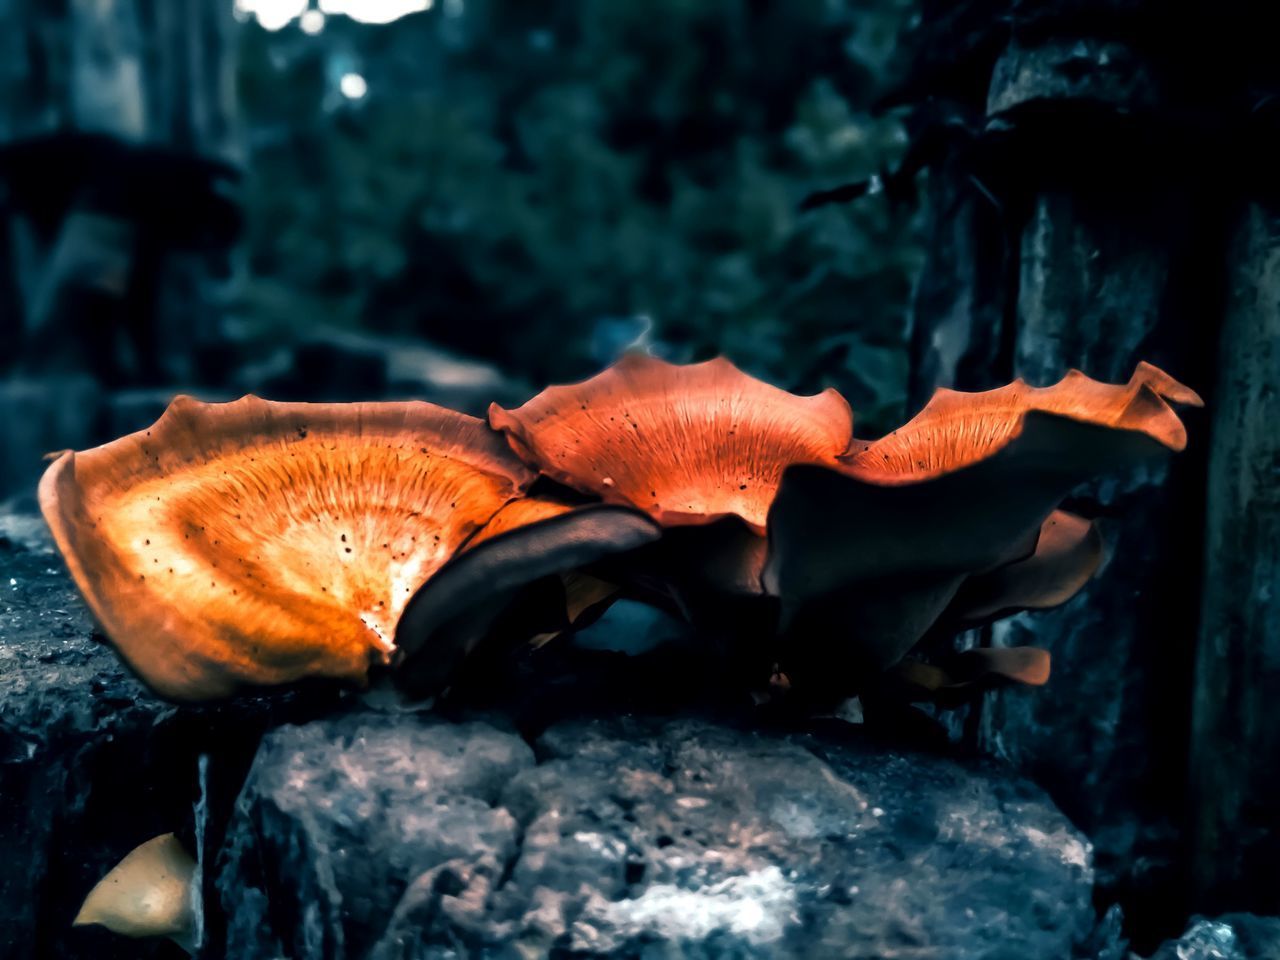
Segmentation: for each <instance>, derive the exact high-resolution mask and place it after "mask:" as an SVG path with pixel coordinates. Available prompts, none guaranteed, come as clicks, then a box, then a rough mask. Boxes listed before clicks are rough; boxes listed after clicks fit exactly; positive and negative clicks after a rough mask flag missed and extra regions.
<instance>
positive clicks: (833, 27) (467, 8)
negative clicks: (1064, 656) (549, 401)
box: [0, 0, 922, 499]
mask: <svg viewBox="0 0 1280 960" xmlns="http://www.w3.org/2000/svg"><path fill="white" fill-rule="evenodd" d="M914 7H915V4H914V3H913V2H911V0H788V2H785V3H783V2H770V0H750V2H748V0H711V2H705V0H555V2H540V3H529V2H526V0H319V2H317V0H225V2H213V0H165V2H157V0H149V2H148V0H101V2H93V3H89V2H76V0H62V2H57V3H24V2H7V3H0V21H2V22H3V26H4V29H3V32H2V33H0V36H2V37H3V39H0V44H3V45H4V47H5V54H4V57H3V61H2V62H3V63H4V64H5V67H4V68H3V69H5V70H6V72H7V73H8V77H7V78H6V79H7V82H6V83H5V85H4V90H5V92H4V94H2V95H0V97H2V98H3V99H0V140H2V142H3V146H2V147H0V190H2V191H3V193H2V194H0V195H2V196H3V206H2V207H0V220H2V221H3V229H0V344H3V349H2V350H0V377H2V378H3V379H2V380H0V449H3V450H4V451H5V458H4V463H3V464H2V465H0V499H4V498H5V497H14V496H20V495H23V494H29V493H30V490H31V487H32V485H33V484H34V482H35V480H36V479H37V478H38V476H39V473H40V470H41V468H42V462H41V455H42V454H44V453H46V452H48V451H51V450H57V449H62V448H67V447H73V448H83V447H85V446H88V445H92V444H96V443H99V442H104V441H106V440H108V439H111V438H113V437H115V436H117V435H120V434H122V433H125V432H128V431H132V430H135V429H139V428H141V427H142V426H144V425H147V424H149V423H150V422H151V421H152V420H153V419H154V418H155V416H157V415H158V414H159V412H160V411H161V410H162V409H163V406H164V404H165V403H166V402H167V401H168V400H169V399H170V397H171V396H172V395H173V394H174V393H175V392H179V391H182V392H192V393H195V394H197V395H198V396H201V397H202V398H207V399H218V398H224V397H225V398H232V397H234V396H238V395H240V394H242V393H245V392H254V393H259V394H262V395H264V396H267V397H271V398H275V399H299V400H300V399H305V400H355V399H380V398H391V397H396V398H404V397H417V398H424V399H430V400H435V401H438V402H442V403H445V404H448V405H452V406H456V407H459V408H462V409H466V410H468V411H470V412H476V413H480V412H483V410H484V408H485V407H486V406H487V404H488V403H489V401H490V400H500V401H503V402H507V403H510V402H520V401H521V400H522V399H523V398H524V397H525V396H527V395H529V394H530V393H531V392H532V391H533V390H535V389H538V388H540V387H541V386H544V385H545V384H547V383H548V382H553V381H563V380H566V379H577V378H581V377H584V376H588V375H590V374H591V373H592V372H594V371H595V370H596V369H598V368H599V367H601V366H603V365H605V364H607V363H609V362H611V361H612V360H613V359H615V358H616V357H617V356H618V355H619V353H620V352H621V351H623V350H624V349H626V348H627V347H628V346H631V345H640V346H644V347H647V348H649V349H651V350H652V351H654V352H656V353H658V354H660V355H662V356H665V357H668V358H670V359H673V360H682V361H683V360H693V359H703V358H706V357H709V356H712V355H715V354H717V353H726V354H728V355H729V356H730V357H731V358H732V359H734V360H735V361H736V362H737V363H738V364H739V365H741V366H743V367H745V368H746V369H747V370H749V371H751V372H752V373H755V374H756V375H758V376H761V377H764V378H766V379H769V380H771V381H773V382H775V383H778V384H780V385H782V386H786V387H789V388H793V389H800V390H804V391H815V390H818V389H821V388H823V387H826V386H836V387H838V388H839V389H841V390H842V391H844V392H845V393H846V395H847V396H848V397H849V398H850V400H851V401H852V402H853V403H854V405H855V408H856V409H858V410H859V411H860V412H861V413H863V415H864V417H865V418H866V419H867V421H869V424H868V425H870V426H874V425H875V424H876V423H885V422H888V421H891V420H893V419H894V418H896V417H899V416H901V414H902V408H903V404H904V400H905V393H906V378H907V360H906V349H905V345H906V333H905V331H906V315H907V309H906V308H907V305H908V299H909V295H910V292H911V289H912V282H913V278H914V276H915V275H916V273H917V271H918V269H919V266H920V263H921V259H922V252H921V242H920V241H921V238H920V222H921V219H920V215H919V213H918V208H917V207H915V206H914V205H910V206H908V205H892V204H890V203H888V202H886V201H885V200H884V198H879V201H880V202H874V201H869V202H866V203H862V204H859V205H856V206H848V205H834V206H828V207H825V208H821V209H815V210H812V211H809V212H801V211H800V204H801V201H802V200H803V199H804V198H805V197H806V196H807V195H809V194H810V193H812V192H814V191H816V190H821V189H824V188H828V187H831V186H834V185H839V184H843V183H846V182H851V181H861V180H866V179H867V178H869V177H872V176H874V175H876V174H877V173H878V172H879V171H881V170H882V169H886V168H888V166H889V165H891V164H893V163H894V162H896V160H897V158H898V156H899V155H900V154H901V152H902V150H903V148H904V145H905V135H904V131H903V127H902V123H901V122H900V119H898V118H896V117H895V116H894V115H893V114H892V113H887V114H886V113H880V114H877V115H873V113H872V112H871V107H872V105H873V103H874V101H875V100H876V98H877V97H878V96H879V95H880V94H882V93H883V91H884V89H885V88H886V86H887V81H888V77H889V74H890V72H891V66H890V65H891V63H892V62H893V54H894V50H895V44H896V42H897V40H898V37H899V35H900V34H901V32H902V30H903V28H904V27H906V26H907V23H908V21H909V20H910V18H911V16H912V15H913V14H914Z"/></svg>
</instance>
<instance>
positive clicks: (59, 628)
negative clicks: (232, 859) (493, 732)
mask: <svg viewBox="0 0 1280 960" xmlns="http://www.w3.org/2000/svg"><path fill="white" fill-rule="evenodd" d="M315 706H316V705H313V704H308V705H306V706H305V709H304V708H303V705H301V704H300V703H299V702H298V700H297V698H285V699H278V700H276V701H273V702H270V703H268V702H267V701H263V700H252V699H250V700H246V701H240V702H237V703H236V704H235V705H234V706H227V707H214V708H205V709H191V708H177V707H175V706H173V705H172V704H169V703H166V702H164V701H162V700H159V699H157V698H156V697H154V696H152V695H151V694H150V693H148V692H147V690H146V689H145V688H144V687H143V686H142V685H141V684H140V683H139V682H138V681H137V680H136V679H135V678H134V677H133V675H132V674H131V673H130V672H129V671H128V669H127V668H125V667H124V666H123V665H122V664H121V663H120V661H119V660H118V659H117V657H116V655H115V653H114V652H113V651H112V650H111V648H110V647H109V646H108V645H107V644H106V643H105V642H103V641H101V640H100V639H99V638H98V637H97V636H96V635H95V632H94V624H93V618H92V617H91V616H90V614H89V612H88V610H87V609H86V608H85V606H84V604H83V602H82V601H81V599H80V597H79V594H78V593H77V591H76V589H75V587H74V585H73V584H72V583H71V580H70V578H69V577H68V576H67V574H66V571H65V569H64V567H63V564H62V560H61V559H60V558H59V557H58V556H57V554H56V553H55V551H54V549H53V546H52V543H51V541H50V540H49V538H48V534H47V533H46V531H45V527H44V523H43V521H41V520H40V519H39V517H38V515H35V514H33V513H29V512H6V511H0V958H4V960H8V958H14V960H18V958H39V960H56V958H62V957H68V958H70V957H74V958H81V957H94V958H95V960H97V958H102V960H110V958H115V957H120V958H126V957H127V958H138V957H181V956H183V954H182V952H181V951H180V950H178V948H177V947H175V946H174V945H172V944H170V943H168V942H167V941H165V942H140V941H129V940H123V939H121V938H118V937H115V936H113V935H110V934H108V933H107V932H106V931H104V930H101V929H97V928H91V929H72V928H71V920H72V919H73V918H74V917H75V914H76V911H77V910H78V908H79V906H80V903H81V901H82V900H83V899H84V896H85V894H87V893H88V892H89V890H90V889H91V888H92V887H93V885H94V884H95V883H96V882H97V881H98V880H99V879H101V877H102V876H103V875H104V874H105V873H106V872H107V871H108V870H109V869H111V867H113V866H114V865H115V864H116V863H117V862H118V861H119V860H120V859H121V858H122V857H123V856H124V855H125V854H126V853H128V852H129V851H130V850H132V849H133V848H134V847H136V846H137V845H138V844H140V843H142V842H144V841H146V840H149V839H151V838H152V837H154V836H156V835H158V834H161V833H166V832H168V831H178V832H179V833H180V834H181V835H183V836H184V839H185V840H186V841H187V843H188V845H189V846H191V847H192V849H194V837H193V836H192V832H193V809H194V806H195V804H196V803H197V802H198V800H199V798H200V793H201V790H202V784H201V782H200V777H199V775H198V771H199V757H200V756H201V755H205V756H212V757H213V758H214V761H215V762H213V763H212V764H209V765H208V766H209V767H210V768H211V769H212V770H213V771H214V775H213V776H211V777H208V778H206V779H205V782H204V783H203V789H204V792H205V793H206V794H207V795H209V797H210V798H213V799H216V798H217V797H218V796H225V799H224V800H222V802H221V803H220V804H219V803H218V802H207V803H206V806H208V807H211V808H212V809H214V810H215V811H216V810H217V809H218V808H219V806H220V807H221V809H222V810H224V811H225V810H226V809H227V808H229V807H230V805H231V802H232V798H233V797H234V795H235V791H236V790H237V789H238V788H239V785H240V783H241V780H242V778H243V774H244V771H245V770H246V769H247V767H248V764H249V762H250V761H251V760H252V757H253V751H254V748H255V746H256V744H257V742H258V739H259V737H260V736H261V732H262V730H263V729H264V728H265V726H266V725H268V724H269V723H271V722H275V721H276V719H277V718H279V719H280V720H283V719H288V718H289V717H291V716H292V717H297V716H301V715H305V710H311V709H314V708H315ZM223 819H225V815H224V817H223ZM205 827H206V834H207V842H208V843H209V844H213V843H216V842H217V839H218V837H219V836H220V824H219V823H218V822H217V817H216V816H215V817H214V818H213V820H212V822H207V823H206V824H205Z"/></svg>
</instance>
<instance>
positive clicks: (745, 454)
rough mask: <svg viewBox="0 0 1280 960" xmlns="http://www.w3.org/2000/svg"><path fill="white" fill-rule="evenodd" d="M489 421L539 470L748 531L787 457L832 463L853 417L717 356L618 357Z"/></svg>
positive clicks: (656, 512)
mask: <svg viewBox="0 0 1280 960" xmlns="http://www.w3.org/2000/svg"><path fill="white" fill-rule="evenodd" d="M489 422H490V423H491V424H492V425H493V427H494V428H495V429H497V430H501V431H503V432H504V433H505V434H506V435H507V437H508V439H509V441H510V443H511V446H512V448H513V449H514V450H515V451H516V452H517V453H518V454H519V455H520V456H521V457H522V458H524V459H525V460H526V461H527V462H528V463H529V464H530V465H532V466H534V467H536V468H537V469H538V470H539V471H541V472H542V473H544V474H546V475H547V476H548V477H550V478H552V479H553V480H556V481H557V482H559V483H562V484H564V485H566V486H569V487H573V488H575V489H577V490H580V491H582V492H584V493H588V494H591V495H594V496H598V497H600V498H601V499H603V500H604V501H605V502H607V503H615V504H625V505H629V506H632V507H635V508H636V509H638V510H641V511H643V512H645V513H647V514H648V515H649V516H651V517H653V518H654V519H655V520H657V521H658V522H659V523H660V524H662V525H664V526H681V525H696V524H706V523H710V522H712V521H715V520H718V519H721V518H725V517H738V518H740V519H741V520H742V521H743V522H745V523H746V524H747V525H748V526H749V527H750V528H752V529H753V530H754V531H755V532H756V533H757V534H762V533H763V532H764V528H765V518H766V515H767V513H768V511H769V506H770V504H771V503H772V502H773V497H774V494H775V492H776V491H777V487H778V480H779V478H780V477H781V475H782V471H783V470H784V469H785V468H786V467H787V466H789V465H791V464H796V463H818V464H826V465H827V466H831V467H834V466H835V465H836V463H837V457H839V456H840V455H841V454H843V453H845V452H846V451H847V450H848V449H849V445H850V442H851V440H852V436H853V414H852V413H851V412H850V410H849V405H848V404H847V403H846V402H845V400H844V398H843V397H841V396H840V395H839V394H838V393H836V392H835V391H834V390H827V391H824V392H823V393H820V394H818V395H816V396H812V397H801V396H796V395H795V394H791V393H787V392H786V391H785V390H780V389H778V388H777V387H773V386H770V385H769V384H766V383H763V382H762V381H760V380H756V379H755V378H753V377H750V376H748V375H747V374H745V373H743V372H742V371H741V370H739V369H738V368H737V367H735V366H734V365H733V364H732V363H730V362H729V361H728V360H726V359H724V358H718V359H715V360H709V361H707V362H705V363H695V364H689V365H684V366H682V365H677V364H672V363H667V362H665V361H662V360H658V359H656V358H654V357H650V356H646V355H643V354H629V355H627V356H626V357H624V358H623V359H622V360H620V361H618V362H617V363H616V364H614V365H613V366H612V367H610V368H609V369H607V370H605V371H603V372H602V373H599V374H597V375H596V376H594V377H591V378H590V379H589V380H584V381H583V382H581V383H576V384H572V385H569V386H556V387H549V388H548V389H546V390H544V391H543V392H542V393H540V394H538V395H537V396H536V397H534V398H533V399H532V400H530V401H529V402H528V403H526V404H524V406H522V407H520V408H518V409H516V410H505V409H503V408H502V407H499V406H497V405H496V404H495V405H493V406H491V407H490V408H489Z"/></svg>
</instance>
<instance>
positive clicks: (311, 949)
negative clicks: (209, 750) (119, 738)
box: [218, 714, 1094, 960]
mask: <svg viewBox="0 0 1280 960" xmlns="http://www.w3.org/2000/svg"><path fill="white" fill-rule="evenodd" d="M852 729H854V728H851V727H848V726H847V725H837V727H835V728H833V731H834V730H839V731H844V732H843V733H839V734H837V733H836V732H833V731H826V732H814V733H807V734H801V733H792V734H783V733H767V732H751V731H744V730H740V729H736V728H734V727H730V726H724V725H719V724H716V723H712V722H709V721H702V720H694V719H683V720H676V721H658V720H641V719H634V718H625V717H624V718H618V719H613V720H609V721H567V722H564V723H560V724H557V725H555V726H553V727H552V728H550V729H549V730H547V731H546V732H545V733H544V734H543V735H542V736H541V737H540V738H538V740H537V741H536V743H535V750H534V751H531V750H530V749H529V748H528V747H527V746H526V745H525V744H524V743H523V741H521V740H520V739H519V738H517V737H516V736H515V735H514V734H510V733H506V732H504V731H502V730H500V729H498V728H497V727H495V726H491V725H489V724H487V723H483V722H470V723H467V724H461V725H450V724H446V723H444V722H442V721H439V720H433V719H429V718H424V717H415V716H413V715H399V716H394V717H391V716H383V715H372V714H356V715H349V716H344V717H339V718H334V719H330V720H326V721H323V722H319V723H313V724H311V725H309V726H306V727H290V728H281V729H279V730H277V731H275V732H273V733H272V734H271V735H269V736H268V737H267V738H266V740H265V741H264V744H263V746H262V749H261V751H260V752H259V755H258V758H257V760H256V761H255V763H254V767H253V771H252V773H251V774H250V777H249V780H248V782H247V784H246V787H245V791H244V793H243V794H242V796H241V798H240V800H239V803H238V805H237V811H236V815H235V818H234V820H233V822H232V824H231V827H230V829H229V832H228V843H227V847H226V853H225V859H224V868H223V870H222V872H221V875H220V877H219V880H218V887H219V891H220V893H221V897H222V902H223V906H224V908H225V909H226V910H227V911H228V915H229V918H230V919H229V924H230V925H229V928H228V945H227V951H226V955H227V956H229V957H237V958H239V957H244V958H248V957H261V956H276V955H288V956H291V957H296V958H309V957H334V958H338V957H371V958H377V960H410V958H427V957H451V956H452V957H456V956H492V957H536V956H555V957H571V956H580V957H588V956H591V957H633V956H654V957H708V958H709V957H726V956H730V957H755V956H759V957H809V956H846V957H866V958H871V957H884V956H904V955H911V956H938V957H942V956H945V957H948V958H957V960H965V958H987V960H996V958H1009V960H1013V958H1025V957H1070V956H1072V955H1073V952H1074V951H1075V950H1077V948H1079V947H1080V946H1081V945H1082V944H1083V943H1084V942H1085V941H1086V939H1087V937H1088V935H1089V932H1090V930H1091V929H1092V927H1093V925H1094V914H1093V909H1092V906H1091V902H1090V894H1091V881H1092V867H1091V862H1090V861H1091V850H1090V847H1089V845H1088V843H1087V842H1086V841H1085V840H1084V839H1083V838H1082V837H1081V836H1080V835H1079V834H1078V833H1076V832H1075V830H1073V829H1072V827H1071V826H1070V825H1069V824H1068V822H1067V821H1066V819H1065V818H1064V817H1063V816H1062V815H1061V814H1060V813H1058V811H1057V810H1056V809H1055V808H1054V807H1053V806H1052V804H1051V803H1050V802H1049V801H1048V800H1047V799H1046V798H1045V796H1044V795H1043V794H1042V793H1041V792H1040V791H1038V790H1037V789H1036V788H1034V787H1032V786H1031V785H1030V784H1028V783H1027V782H1026V781H1023V780H1021V779H1017V778H1015V777H1012V776H1010V775H1008V774H1007V773H1005V772H1003V771H1001V770H1000V769H999V768H996V767H993V766H986V765H980V764H969V763H962V762H958V761H954V760H948V759H944V758H940V757H935V756H929V755H923V754H914V753H908V752H901V751H886V750H885V749H884V748H883V747H880V746H874V745H871V744H868V743H865V742H863V741H861V740H859V739H855V738H851V737H850V736H849V734H848V731H850V730H852ZM535 751H536V761H537V762H535Z"/></svg>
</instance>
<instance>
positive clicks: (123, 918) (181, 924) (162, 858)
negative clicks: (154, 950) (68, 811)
mask: <svg viewBox="0 0 1280 960" xmlns="http://www.w3.org/2000/svg"><path fill="white" fill-rule="evenodd" d="M195 872H196V863H195V861H194V860H192V859H191V855H190V854H188V853H187V851H186V850H184V849H183V847H182V844H181V843H179V842H178V838H177V837H175V836H174V835H173V834H172V833H166V834H163V835H162V836H159V837H155V838H153V839H151V840H148V841H147V842H146V843H144V844H142V845H141V846H140V847H137V848H136V849H134V850H133V851H131V852H130V853H129V854H127V855H126V856H125V858H124V859H123V860H121V861H120V862H119V863H118V864H116V865H115V866H114V867H113V868H112V869H111V871H110V872H109V873H107V875H106V876H105V877H103V878H102V879H101V880H99V881H98V883H97V885H96V886H95V887H94V888H93V889H92V890H90V891H89V895H88V896H87V897H85V898H84V904H83V905H82V906H81V907H80V912H79V913H78V914H76V918H75V920H73V921H72V923H71V925H72V926H74V927H85V926H89V925H90V924H95V923H96V924H100V925H101V926H104V927H106V928H107V929H108V930H110V931H111V932H112V933H118V934H121V935H122V936H126V937H134V938H137V937H168V938H169V939H170V940H172V941H173V942H174V943H176V944H177V945H178V946H180V947H181V948H182V949H183V950H185V951H187V953H190V954H194V953H195V929H196V923H195V902H194V900H195Z"/></svg>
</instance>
